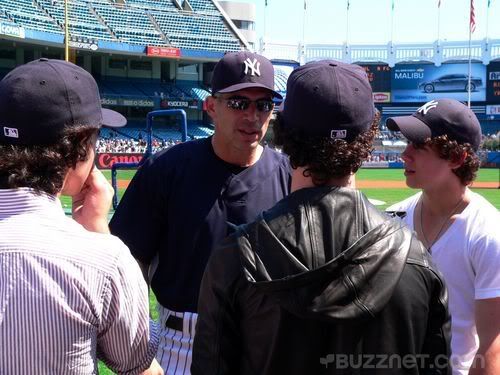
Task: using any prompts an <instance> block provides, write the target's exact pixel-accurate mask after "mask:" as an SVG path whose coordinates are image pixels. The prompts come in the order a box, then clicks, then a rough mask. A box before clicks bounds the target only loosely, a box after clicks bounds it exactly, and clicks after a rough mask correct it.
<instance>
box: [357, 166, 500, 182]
mask: <svg viewBox="0 0 500 375" xmlns="http://www.w3.org/2000/svg"><path fill="white" fill-rule="evenodd" d="M356 179H357V180H369V181H404V180H405V177H404V173H403V169H389V168H386V169H371V168H361V169H360V170H359V171H358V173H357V174H356ZM476 181H479V182H499V181H500V169H498V168H482V169H480V170H479V173H478V176H477V178H476Z"/></svg>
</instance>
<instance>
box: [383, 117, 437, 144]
mask: <svg viewBox="0 0 500 375" xmlns="http://www.w3.org/2000/svg"><path fill="white" fill-rule="evenodd" d="M385 124H386V125H387V128H388V129H389V130H392V131H400V132H401V133H402V134H403V135H404V136H405V138H406V139H408V140H409V141H410V142H413V143H424V142H425V140H426V139H427V138H431V137H432V132H431V129H430V128H429V127H428V126H427V124H426V123H425V122H423V121H421V120H419V119H418V118H416V117H415V116H399V117H390V118H388V119H387V121H386V123H385Z"/></svg>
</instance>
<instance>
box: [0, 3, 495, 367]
mask: <svg viewBox="0 0 500 375" xmlns="http://www.w3.org/2000/svg"><path fill="white" fill-rule="evenodd" d="M266 3H267V1H266ZM256 14H257V13H256V8H255V4H253V3H245V2H233V1H218V0H0V79H1V78H2V77H4V76H5V75H7V74H8V73H9V72H10V71H11V70H12V69H14V68H15V67H17V66H19V65H22V64H25V63H28V62H30V61H33V60H36V59H40V58H48V59H61V60H64V59H66V60H67V61H70V62H73V63H74V64H76V65H78V66H80V67H82V68H83V69H85V70H86V71H88V72H89V73H91V74H92V76H93V77H94V78H95V80H96V81H97V84H98V87H99V92H100V97H101V103H102V105H103V107H105V108H109V109H112V110H114V111H117V112H119V113H121V114H122V115H124V116H125V117H126V118H127V125H126V126H125V127H123V128H115V129H110V128H102V129H101V130H100V135H99V139H98V141H97V151H96V158H95V164H96V166H97V167H98V168H99V169H101V170H102V171H103V173H104V175H105V176H106V177H107V178H108V179H109V180H110V181H111V182H112V184H113V188H114V189H115V200H114V208H116V206H117V204H118V203H119V201H120V198H121V197H122V195H123V193H124V191H125V189H126V188H127V186H128V185H129V183H130V181H131V180H132V178H133V176H134V174H135V173H136V170H137V168H138V167H139V166H140V165H141V164H142V163H143V162H144V161H145V160H147V158H148V157H150V156H151V155H152V154H154V153H156V152H157V151H160V150H163V149H166V148H169V147H173V146H175V145H177V144H179V143H183V142H189V141H191V140H195V139H200V138H206V137H210V136H211V135H212V134H213V133H214V125H213V123H212V120H211V118H210V116H209V115H208V114H207V110H206V104H205V99H206V98H207V97H209V96H210V95H211V79H212V75H213V71H214V67H215V65H216V63H217V61H219V60H220V59H221V58H222V57H223V56H224V54H225V53H227V52H235V51H242V50H249V51H254V52H257V53H260V54H262V55H264V56H265V57H267V58H268V59H269V60H270V61H271V62H272V64H273V66H274V70H275V87H274V88H275V91H277V92H279V93H280V94H282V95H283V97H286V83H287V79H288V77H289V75H290V74H291V72H292V71H293V70H294V69H295V68H296V67H299V66H301V65H304V64H307V63H309V62H312V61H316V60H321V59H333V60H338V61H343V62H347V63H355V64H358V65H360V66H361V67H363V68H364V70H365V71H366V73H367V75H368V78H369V80H370V83H371V86H372V90H373V99H374V102H375V105H376V108H377V109H378V111H379V112H380V114H381V121H380V129H379V134H378V136H377V138H376V141H375V144H374V150H373V152H372V154H371V156H370V157H369V159H368V160H367V161H366V162H365V163H364V164H363V166H362V168H361V170H360V171H359V172H358V174H357V175H356V187H357V188H359V189H360V190H361V191H362V192H363V193H365V195H366V196H367V197H368V198H369V199H370V200H371V201H372V203H374V204H375V205H376V206H377V207H379V208H380V209H381V210H383V209H385V208H387V207H389V206H390V205H392V204H394V203H396V202H399V201H401V200H403V199H405V198H407V197H409V196H411V195H413V194H415V192H416V191H415V190H412V189H410V188H408V187H407V186H406V184H405V176H404V173H403V168H404V163H403V160H402V158H401V153H402V152H403V150H404V149H405V147H406V146H407V143H406V141H405V139H404V138H403V137H402V136H401V135H400V134H398V133H397V132H392V131H390V130H389V129H388V128H387V127H386V125H385V121H386V119H387V118H388V117H391V116H400V115H410V114H412V113H414V112H415V111H416V110H417V109H418V108H419V107H420V106H422V105H423V104H424V103H426V102H428V101H430V100H433V99H439V98H444V97H450V98H453V99H457V100H459V101H462V102H467V101H469V104H470V108H471V109H472V110H473V112H474V113H475V115H476V116H477V118H478V120H479V122H480V124H481V129H482V134H483V142H482V146H481V148H480V150H479V156H480V159H481V163H482V166H481V169H480V170H479V173H478V176H477V178H476V179H475V181H474V182H473V184H472V186H471V189H472V190H473V191H475V192H476V193H479V194H480V195H482V196H483V197H485V198H486V199H487V200H488V201H489V202H491V204H493V205H494V206H495V207H496V208H497V209H500V169H499V168H500V39H499V40H494V39H483V40H473V41H463V40H456V41H439V42H428V43H420V44H393V43H389V44H384V45H350V44H342V45H335V44H307V43H297V44H284V43H274V42H273V38H272V36H271V37H270V38H266V39H265V40H264V39H261V40H258V39H257V35H256V32H255V24H256V23H257V22H260V20H258V19H257V17H256ZM276 104H277V105H276V107H278V104H279V103H276ZM272 133H273V131H272V122H271V126H270V129H269V131H268V133H267V134H266V137H265V139H264V142H265V143H266V144H267V145H268V146H269V147H273V148H274V145H273V136H272ZM61 200H62V203H63V207H64V208H65V211H66V213H67V214H71V199H70V198H66V197H63V198H62V199H61ZM113 212H114V211H113V210H112V211H111V213H110V215H111V216H112V215H113ZM150 302H151V311H152V314H153V316H154V317H155V318H157V315H155V309H154V308H153V306H154V305H155V299H154V296H152V297H151V301H150ZM100 373H101V374H108V373H109V374H111V373H112V372H110V371H109V370H107V368H106V367H105V366H104V365H101V366H100Z"/></svg>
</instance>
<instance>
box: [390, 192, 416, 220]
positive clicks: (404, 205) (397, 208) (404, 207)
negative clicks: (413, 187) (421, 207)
mask: <svg viewBox="0 0 500 375" xmlns="http://www.w3.org/2000/svg"><path fill="white" fill-rule="evenodd" d="M420 195H421V193H420V192H419V193H417V194H414V195H412V196H410V197H408V198H406V199H404V200H402V201H400V202H397V203H394V204H393V205H391V206H389V207H387V208H386V209H385V211H386V212H387V213H390V214H393V215H395V216H401V215H403V213H406V212H407V211H408V210H410V209H411V208H412V207H414V206H415V204H416V202H417V201H418V200H419V198H420Z"/></svg>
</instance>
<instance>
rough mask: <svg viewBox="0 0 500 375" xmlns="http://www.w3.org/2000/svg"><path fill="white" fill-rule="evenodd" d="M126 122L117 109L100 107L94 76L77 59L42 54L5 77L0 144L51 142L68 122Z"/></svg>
mask: <svg viewBox="0 0 500 375" xmlns="http://www.w3.org/2000/svg"><path fill="white" fill-rule="evenodd" d="M126 123H127V120H126V119H125V117H123V116H122V115H121V114H119V113H118V112H115V111H112V110H109V109H105V108H102V107H101V99H100V97H99V91H98V88H97V83H96V82H95V80H94V78H93V77H92V76H91V75H90V73H88V72H87V71H85V70H84V69H82V68H80V67H78V66H77V65H75V64H72V63H69V62H66V61H62V60H49V59H39V60H35V61H32V62H30V63H28V64H24V65H21V66H19V67H17V68H15V69H14V70H12V71H11V72H10V73H9V74H7V75H6V76H5V77H4V78H3V79H2V81H0V143H3V144H13V145H44V144H51V143H54V142H55V141H57V139H58V138H59V137H60V136H61V134H62V131H63V130H64V129H65V128H66V127H68V126H72V125H94V126H95V127H96V128H100V127H101V126H103V125H104V126H110V127H120V126H124V125H125V124H126Z"/></svg>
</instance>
